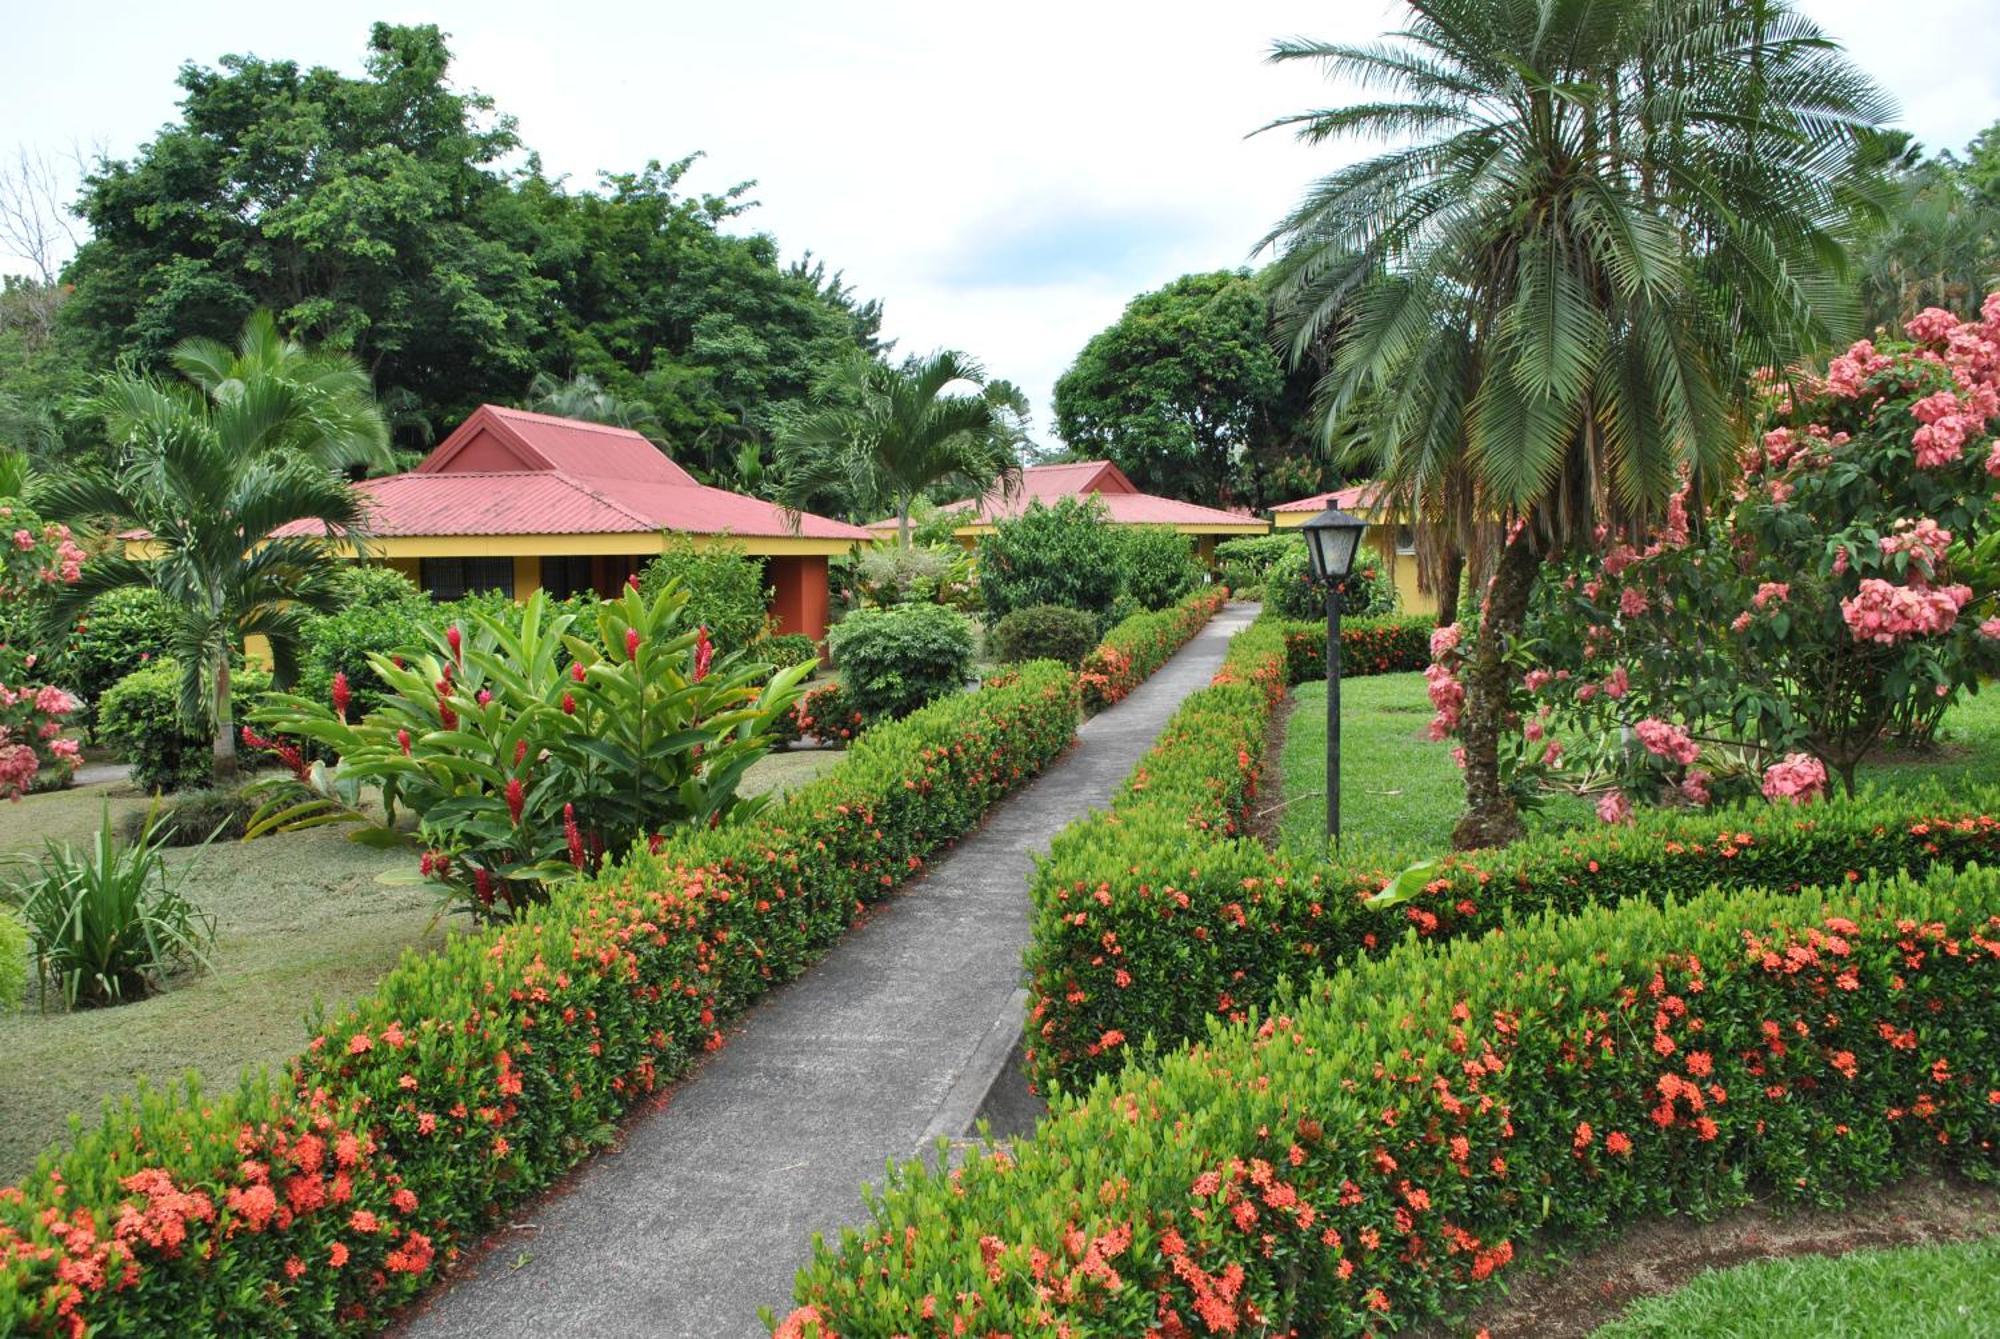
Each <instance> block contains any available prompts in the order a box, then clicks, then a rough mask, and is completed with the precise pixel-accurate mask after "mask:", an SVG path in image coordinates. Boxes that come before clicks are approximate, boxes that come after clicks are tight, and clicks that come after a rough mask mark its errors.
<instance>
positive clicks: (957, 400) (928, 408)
mask: <svg viewBox="0 0 2000 1339" xmlns="http://www.w3.org/2000/svg"><path fill="white" fill-rule="evenodd" d="M963 384H970V385H972V386H973V387H975V388H976V391H975V393H966V392H962V391H952V390H950V388H951V387H952V386H954V385H963ZM1027 415H1028V403H1027V400H1026V398H1025V397H1023V396H1022V395H1021V393H1020V392H1019V391H1018V390H1016V389H1015V388H1014V387H1013V386H1011V385H1009V384H1008V383H1006V382H1004V381H988V380H987V376H986V369H985V368H983V367H981V366H980V365H979V363H978V362H977V361H976V360H975V359H973V358H970V357H968V356H966V355H965V354H963V353H959V352H957V351H956V350H951V349H945V350H940V351H938V352H937V353H933V354H931V355H930V356H928V357H924V358H915V357H912V358H908V359H905V360H904V362H903V363H902V365H901V366H898V367H891V366H888V365H886V364H884V363H882V362H880V361H878V360H877V359H874V358H872V357H865V356H861V355H856V356H853V357H850V358H847V359H845V360H843V361H842V362H840V363H838V364H836V365H835V366H834V367H832V368H830V369H829V370H828V371H827V374H826V375H825V376H824V377H823V378H822V379H821V380H820V382H819V383H818V384H817V385H816V386H815V387H814V388H813V398H812V403H811V405H810V407H806V408H801V409H800V410H798V411H797V412H794V413H791V414H788V415H787V416H786V417H785V419H784V421H783V423H782V425H781V427H780V429H779V433H778V469H779V471H780V478H781V481H782V483H781V487H780V493H781V496H782V498H783V500H784V502H785V503H786V504H787V505H789V506H792V507H796V508H798V509H800V510H802V511H803V510H811V509H812V508H813V507H814V506H815V505H820V506H825V505H826V504H827V503H828V502H829V501H830V502H831V503H832V505H833V506H834V507H835V508H836V509H838V510H841V511H844V512H846V513H848V514H850V515H855V516H858V517H860V518H861V519H864V520H873V519H875V518H876V517H878V516H880V515H882V514H884V513H888V514H890V515H893V516H895V517H896V519H897V542H898V543H899V544H900V545H902V546H903V547H908V546H909V544H910V515H911V512H912V511H913V509H914V507H915V505H916V502H917V499H918V498H920V497H922V496H924V494H925V493H926V492H927V491H928V490H929V489H932V488H935V487H937V486H938V485H940V484H946V483H949V484H951V485H953V486H954V487H962V488H965V489H967V490H969V491H970V492H972V493H984V492H985V491H986V490H987V489H989V488H991V487H993V486H995V485H996V484H997V485H1002V486H1006V487H1011V486H1012V485H1013V483H1014V481H1015V480H1016V479H1017V478H1018V477H1019V475H1020V470H1021V462H1020V452H1021V448H1022V447H1023V446H1025V445H1026V444H1027V429H1026V426H1025V425H1026V421H1027Z"/></svg>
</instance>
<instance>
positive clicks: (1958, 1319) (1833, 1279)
mask: <svg viewBox="0 0 2000 1339" xmlns="http://www.w3.org/2000/svg"><path fill="white" fill-rule="evenodd" d="M1996 1271H2000V1240H1991V1239H1990V1240H1987V1241H1978V1242H1972V1243H1969V1244H1966V1245H1960V1246H1913V1247H1904V1248H1901V1249H1897V1250H1885V1251H1857V1252H1855V1253H1854V1254H1852V1255H1843V1256H1836V1257H1832V1258H1828V1257H1825V1256H1799V1257H1795V1258H1793V1259H1789V1260H1764V1261H1759V1262H1757V1263H1756V1264H1749V1265H1740V1266H1738V1267H1736V1268H1734V1269H1723V1270H1716V1271H1713V1272H1710V1273H1707V1274H1703V1275H1701V1276H1700V1277H1698V1278H1696V1279H1695V1280H1694V1281H1693V1282H1691V1283H1689V1284H1688V1285H1687V1286H1686V1287H1684V1288H1681V1289H1679V1290H1678V1291H1676V1292H1672V1293H1668V1294H1667V1295H1666V1296H1664V1297H1651V1298H1647V1299H1646V1300H1644V1301H1642V1302H1639V1303H1637V1304H1636V1305H1634V1306H1633V1308H1632V1309H1631V1310H1630V1311H1629V1312H1627V1313H1626V1314H1625V1316H1624V1317H1623V1318H1621V1319H1619V1320H1617V1321H1614V1322H1612V1323H1611V1324H1609V1325H1606V1326H1603V1327H1602V1328H1600V1329H1599V1330H1598V1331H1597V1333H1596V1335H1595V1339H1669V1337H1670V1336H1671V1339H1753V1337H1754V1339H1777V1337H1782V1336H1797V1339H1808V1336H1810V1337H1811V1339H1891V1337H1892V1336H1898V1335H1924V1336H1926V1339H1930V1337H1932V1336H1937V1337H1939V1339H1942V1337H1943V1336H1959V1335H1963V1336H1972V1335H1990V1334H1994V1333H1996V1332H2000V1314H1996V1305H1995V1301H1996V1295H1995V1291H1994V1279H1995V1277H1996Z"/></svg>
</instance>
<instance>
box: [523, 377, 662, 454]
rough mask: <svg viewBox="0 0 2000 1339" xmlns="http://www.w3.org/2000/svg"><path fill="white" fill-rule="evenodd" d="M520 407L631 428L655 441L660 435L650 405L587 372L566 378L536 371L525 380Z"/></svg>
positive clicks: (657, 417) (657, 418) (656, 419)
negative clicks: (610, 387)
mask: <svg viewBox="0 0 2000 1339" xmlns="http://www.w3.org/2000/svg"><path fill="white" fill-rule="evenodd" d="M522 408H524V409H532V410H534V411H535V412H536V413H538V414H554V415H556V416H557V417H558V418H580V419H582V420H584V421H585V422H587V423H605V424H609V425H610V426H612V427H614V428H630V429H631V430H632V431H634V432H636V433H639V434H640V435H642V436H645V437H649V438H652V439H653V440H654V441H655V442H656V443H657V441H658V439H659V431H660V416H659V415H658V414H657V413H655V412H654V411H653V406H651V405H649V404H647V403H646V402H645V401H644V400H635V399H630V398H627V397H624V396H620V395H617V394H615V393H613V392H612V391H609V390H606V389H605V387H604V383H602V382H600V381H599V380H598V379H597V378H596V377H593V376H592V375H590V373H588V372H579V373H577V374H576V375H575V376H573V377H571V378H570V379H569V380H568V381H564V380H562V379H560V378H558V377H554V376H551V375H549V374H548V373H547V372H537V373H535V376H534V380H532V381H530V382H529V383H528V399H527V402H526V403H525V404H523V405H522Z"/></svg>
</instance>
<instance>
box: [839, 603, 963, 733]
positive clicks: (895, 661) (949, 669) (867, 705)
mask: <svg viewBox="0 0 2000 1339" xmlns="http://www.w3.org/2000/svg"><path fill="white" fill-rule="evenodd" d="M827 645H828V647H829V649H831V651H832V652H833V660H834V664H836V665H837V666H839V668H840V680H841V683H842V684H843V685H844V686H845V688H846V696H847V702H846V705H848V706H850V707H851V708H852V709H853V710H855V711H858V712H860V713H861V715H862V716H863V717H865V718H866V719H867V720H869V721H871V722H873V721H876V720H892V719H895V718H897V717H901V716H907V715H909V714H910V713H911V712H913V711H915V710H916V709H917V708H918V707H921V706H923V705H924V704H925V703H927V702H931V701H934V700H936V699H937V698H940V697H942V696H944V695H945V694H946V693H955V692H957V691H958V690H959V689H961V688H963V687H964V686H965V681H966V680H967V679H968V678H970V677H971V675H972V624H971V623H970V622H969V621H967V619H966V617H965V615H964V614H961V613H959V612H958V611H957V610H956V609H947V608H945V607H944V606H943V605H936V604H905V605H898V606H896V607H895V608H893V609H857V610H855V611H854V612H853V613H851V614H849V615H848V616H847V617H846V618H843V619H841V620H840V622H838V623H836V624H834V625H833V631H832V632H831V633H829V634H828V636H827Z"/></svg>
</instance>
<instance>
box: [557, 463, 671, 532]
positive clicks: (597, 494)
mask: <svg viewBox="0 0 2000 1339" xmlns="http://www.w3.org/2000/svg"><path fill="white" fill-rule="evenodd" d="M533 473H535V474H542V475H554V476H555V477H556V478H558V479H560V480H562V481H563V482H564V483H566V484H568V485H569V486H570V487H571V488H574V489H575V490H576V491H577V492H579V493H585V494H588V495H589V496H591V497H593V498H596V499H597V500H598V501H599V502H602V503H603V504H604V505H605V506H607V507H609V508H611V510H613V511H615V512H617V513H619V514H620V515H622V516H627V517H630V518H631V519H632V520H634V521H636V522H638V523H639V524H640V525H643V526H645V527H646V528H647V529H649V530H664V529H665V528H666V527H665V526H663V525H661V524H660V523H659V521H657V520H655V519H654V518H652V517H650V516H641V515H640V514H639V513H638V512H636V511H633V510H632V509H631V508H630V507H628V506H626V505H625V504H624V503H622V502H620V501H618V500H617V499H616V498H612V497H607V496H605V494H604V492H603V490H601V489H597V488H593V487H591V486H590V485H589V484H587V483H585V482H584V481H583V480H582V479H581V478H579V477H577V476H576V475H573V474H571V473H570V472H569V471H568V470H535V471H533ZM619 482H620V483H644V482H648V481H646V480H632V479H622V480H619ZM669 486H670V487H676V488H678V487H682V486H683V485H679V484H674V485H669Z"/></svg>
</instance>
